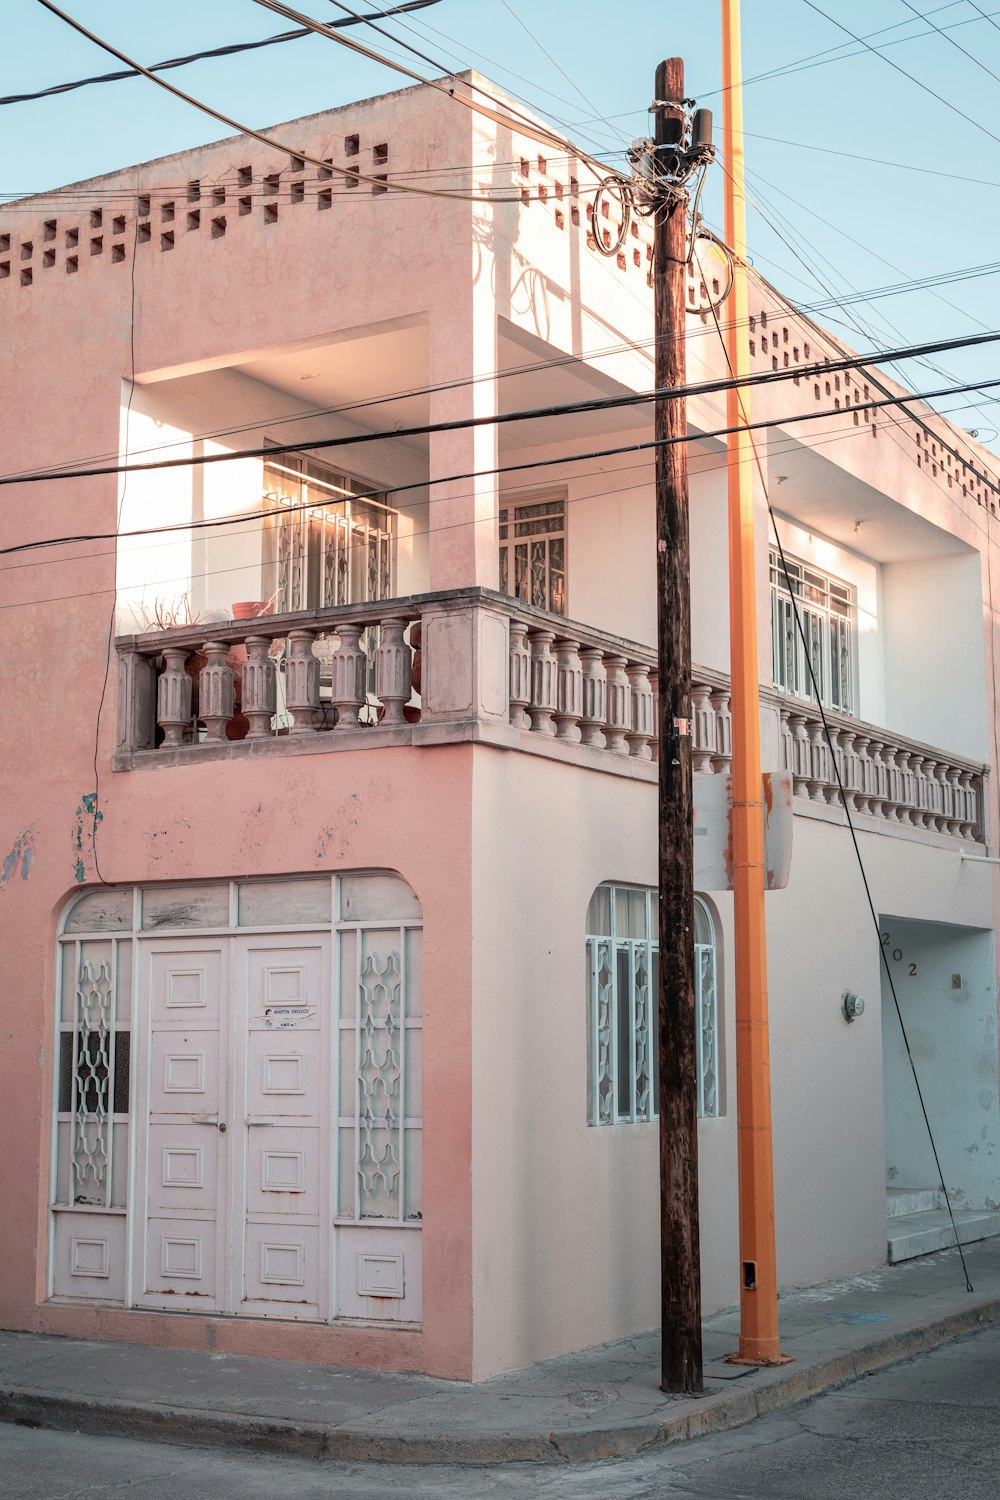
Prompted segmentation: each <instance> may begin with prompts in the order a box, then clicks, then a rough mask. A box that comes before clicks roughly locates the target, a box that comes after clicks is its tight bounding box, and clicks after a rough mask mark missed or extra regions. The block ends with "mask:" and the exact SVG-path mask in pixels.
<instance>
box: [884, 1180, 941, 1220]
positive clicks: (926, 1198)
mask: <svg viewBox="0 0 1000 1500" xmlns="http://www.w3.org/2000/svg"><path fill="white" fill-rule="evenodd" d="M885 1201H886V1212H887V1213H888V1215H889V1218H890V1219H900V1218H903V1217H908V1216H909V1215H910V1214H923V1213H927V1212H929V1211H930V1210H931V1209H934V1208H944V1206H945V1203H944V1195H943V1194H942V1192H941V1189H940V1188H909V1187H891V1188H886V1190H885Z"/></svg>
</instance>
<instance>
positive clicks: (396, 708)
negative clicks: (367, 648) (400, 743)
mask: <svg viewBox="0 0 1000 1500" xmlns="http://www.w3.org/2000/svg"><path fill="white" fill-rule="evenodd" d="M406 625H407V622H406V620H398V619H393V620H383V621H382V630H381V639H380V641H379V645H378V650H377V651H376V652H375V693H376V696H377V697H378V699H379V702H380V703H381V704H382V706H383V708H384V710H385V713H384V715H383V718H382V723H383V724H386V725H389V724H405V723H406V715H405V714H404V713H403V704H404V703H408V702H409V701H410V666H411V663H412V660H413V658H412V656H411V654H410V648H409V646H408V645H407V644H406V642H405V641H404V640H403V635H404V633H405V631H406Z"/></svg>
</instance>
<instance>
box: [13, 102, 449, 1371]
mask: <svg viewBox="0 0 1000 1500" xmlns="http://www.w3.org/2000/svg"><path fill="white" fill-rule="evenodd" d="M442 104H443V105H444V106H445V107H444V108H442V107H441V106H442ZM447 104H448V101H447V100H444V101H440V100H436V99H433V98H432V99H431V100H429V101H428V100H426V99H425V98H424V97H423V96H421V95H419V94H417V93H416V92H410V93H404V94H401V95H395V96H390V97H389V98H387V99H383V100H380V101H376V102H375V103H372V104H368V105H360V106H357V107H356V108H353V109H352V110H350V111H341V112H339V114H337V115H328V116H321V117H317V118H316V119H313V120H309V121H305V122H300V123H299V124H298V125H295V126H291V127H286V130H285V138H287V139H288V140H289V143H290V145H291V146H292V147H293V148H294V147H299V148H300V149H304V150H307V151H310V152H311V153H312V154H316V155H318V156H320V157H333V158H334V159H335V160H336V161H337V162H338V163H341V164H342V163H344V162H345V161H346V160H347V158H345V154H344V138H345V137H346V136H348V135H351V134H357V135H358V136H359V138H360V152H361V156H360V158H359V160H360V161H361V163H362V170H365V169H366V167H365V163H367V164H369V166H370V162H371V153H372V147H373V145H374V144H375V143H381V142H388V145H389V162H390V165H391V166H392V167H393V168H394V169H397V170H402V169H406V168H414V169H416V170H419V169H420V168H421V167H422V166H424V165H427V164H429V162H430V161H431V159H433V160H437V159H439V157H440V155H441V153H444V154H445V155H446V156H447V157H450V158H453V159H457V158H458V156H459V154H460V153H465V154H467V152H468V139H467V138H468V131H469V119H468V116H467V115H466V114H465V112H464V111H453V112H452V111H449V110H448V108H447ZM246 164H252V167H253V178H254V188H253V198H252V203H253V209H252V212H251V213H250V214H247V215H241V214H240V213H239V212H238V207H237V198H238V196H239V195H238V192H237V190H236V188H235V185H234V184H235V177H236V169H237V168H239V167H242V166H244V165H246ZM283 165H284V164H283V162H282V159H281V158H280V157H279V156H275V155H274V154H273V153H268V152H266V151H265V150H263V148H260V147H257V146H254V147H252V149H248V148H247V146H246V143H238V142H237V143H236V144H235V145H233V144H231V143H223V144H222V145H220V146H218V147H208V148H205V149H204V150H202V151H196V152H192V153H189V154H187V155H186V156H184V157H183V158H172V159H169V160H167V161H162V162H156V163H152V164H149V165H148V166H146V167H144V168H138V169H135V170H134V171H129V172H127V173H123V174H121V175H120V176H119V177H117V178H113V179H105V180H103V181H102V183H101V187H102V189H103V190H104V191H103V192H101V193H93V194H91V195H90V199H89V201H90V202H91V203H92V204H93V208H94V211H96V210H97V209H98V208H100V209H101V212H102V215H103V224H102V226H101V228H100V229H98V228H91V226H90V212H91V210H90V209H85V210H80V209H75V210H74V211H72V212H69V211H67V210H66V209H64V208H62V207H61V206H59V204H58V203H57V204H56V205H55V206H53V207H51V208H50V207H49V206H48V205H46V204H40V205H39V206H38V211H37V220H36V231H37V232H36V234H35V242H34V243H33V252H32V259H31V261H30V266H31V269H32V272H33V283H32V285H30V286H22V285H21V284H20V280H19V276H18V271H19V269H20V266H21V265H22V264H25V265H27V264H28V262H22V261H20V260H19V259H18V254H19V242H20V239H21V238H23V237H25V235H26V233H27V231H25V230H24V224H25V223H26V222H27V219H26V217H25V216H23V215H22V216H19V218H18V219H17V221H16V224H15V229H14V273H13V275H12V276H11V277H10V278H8V280H7V281H6V283H5V284H4V287H3V293H4V295H3V319H4V325H5V344H6V351H7V356H8V357H7V359H6V360H5V361H4V368H3V374H2V401H0V409H2V412H3V417H2V425H3V448H4V455H5V461H4V468H5V471H7V472H13V471H17V470H20V469H22V468H23V469H30V468H34V467H39V466H47V465H52V464H58V463H66V462H68V461H71V460H79V459H92V458H94V457H95V456H98V455H99V456H101V457H105V458H108V459H110V460H112V461H114V458H115V456H116V455H117V453H118V448H119V424H120V407H121V404H122V395H121V392H122V381H123V380H127V378H128V376H129V373H130V370H131V365H132V344H133V337H134V358H135V366H136V370H137V371H138V372H139V373H140V374H141V373H142V372H144V371H155V370H163V369H171V368H180V367H192V366H195V367H197V366H199V365H202V364H204V362H205V361H212V360H217V359H222V360H223V361H227V360H235V359H236V358H238V357H239V356H240V355H241V354H244V353H246V352H247V351H250V350H255V349H261V348H267V347H271V346H287V345H289V344H294V343H295V342H296V341H301V340H307V339H312V338H316V337H317V336H318V335H322V334H326V333H330V334H333V333H336V332H341V331H343V330H344V329H350V328H354V327H359V326H362V325H365V324H369V323H375V322H383V323H384V322H385V321H387V320H391V319H392V318H394V317H406V318H412V317H413V316H420V317H424V318H428V317H429V318H431V319H433V318H436V317H441V318H443V317H444V316H445V313H444V309H445V307H446V306H447V304H448V302H449V299H451V301H452V303H453V306H452V308H451V309H449V316H451V315H452V313H454V311H455V310H456V309H458V308H460V307H461V305H462V302H463V297H465V296H466V295H467V290H468V284H469V277H468V258H469V254H470V250H469V240H468V235H467V234H466V235H465V236H464V237H462V236H459V237H456V236H455V234H454V232H453V231H454V225H455V220H456V215H457V216H459V218H461V217H463V216H467V215H468V211H469V210H468V206H467V205H465V206H462V205H458V206H456V205H454V204H451V203H447V202H441V201H438V200H419V201H417V200H414V199H412V198H409V197H399V198H396V197H392V196H391V195H390V196H380V197H379V198H377V199H376V198H373V197H372V195H371V194H370V193H369V191H368V190H367V189H362V190H359V192H358V200H357V201H356V200H355V199H353V198H351V199H347V198H345V197H343V196H335V198H334V200H333V205H332V207H331V208H330V209H329V210H320V209H318V208H317V205H316V201H315V197H314V196H313V193H312V190H311V191H310V197H309V200H308V201H307V202H305V203H302V204H289V202H288V201H287V198H285V199H283V200H282V201H281V203H280V206H279V216H278V222H277V223H274V224H267V223H265V222H264V221H263V217H262V209H263V204H264V202H265V201H266V200H264V199H262V198H261V196H260V190H261V177H262V175H263V173H264V172H271V171H275V170H277V169H279V168H281V167H282V166H283ZM311 175H313V176H314V174H312V173H311ZM195 178H199V179H200V180H201V181H202V184H203V187H204V190H205V194H206V197H205V199H204V200H203V201H202V203H201V205H200V207H201V211H202V220H203V224H202V227H201V228H200V229H199V230H198V231H197V232H196V231H194V230H188V229H186V212H187V211H188V209H189V207H190V205H189V204H188V203H187V202H185V194H184V188H183V184H184V183H186V182H188V181H189V180H192V179H195ZM219 180H224V181H225V183H226V186H227V190H228V202H227V204H226V207H225V209H224V210H223V209H214V210H210V209H209V206H208V199H207V194H208V192H209V191H210V189H211V188H212V186H214V185H215V184H216V183H217V182H218V181H219ZM161 184H163V185H172V186H173V188H174V191H172V192H171V191H169V190H168V189H167V188H166V187H164V188H163V190H161V189H160V186H159V185H161ZM319 186H323V184H322V183H321V184H320V185H319ZM331 186H332V187H334V188H335V189H336V188H338V187H339V183H338V182H337V181H334V182H333V183H332V184H331ZM137 191H139V192H142V191H150V192H151V193H152V195H153V203H152V213H151V217H150V220H149V222H150V223H151V238H150V240H149V241H148V242H145V243H140V244H137V245H135V266H134V302H135V319H134V330H133V325H132V317H131V310H132V299H133V269H132V257H133V242H134V238H135V224H136V214H135V206H136V205H135V194H136V192H137ZM168 197H169V198H170V199H171V200H175V201H176V209H175V218H174V221H173V222H172V224H171V226H170V227H171V228H172V229H173V230H174V232H175V234H176V240H175V245H174V248H173V249H172V250H169V251H166V250H162V249H161V248H160V234H161V231H163V229H164V228H165V225H164V223H163V221H162V207H161V205H162V203H163V201H164V200H165V199H167V198H168ZM213 212H214V213H221V212H224V213H225V215H226V219H227V232H226V234H225V236H224V237H221V238H216V239H212V238H211V237H210V235H209V232H208V221H209V220H210V218H211V217H212V213H213ZM50 213H51V214H53V215H55V216H56V217H57V229H56V237H55V238H54V239H51V240H44V241H43V239H42V234H43V232H44V231H43V230H42V221H43V220H44V219H45V218H47V217H48V215H49V214H50ZM119 214H120V215H123V216H124V217H125V220H126V224H125V229H124V232H123V233H121V234H119V233H118V232H117V231H114V229H113V220H114V218H115V217H116V216H118V215H119ZM71 229H76V230H77V231H78V241H79V244H78V248H76V249H75V250H74V251H73V253H75V254H77V255H78V270H77V271H76V272H75V273H68V272H67V270H66V269H65V260H66V257H67V255H68V254H69V253H70V252H69V251H68V250H67V248H66V240H65V237H66V233H67V231H68V230H71ZM98 235H100V236H101V238H102V240H103V245H102V250H101V253H100V254H99V255H97V254H95V255H91V254H90V246H89V241H90V240H91V238H96V237H98ZM424 235H427V236H429V237H430V238H431V239H432V240H433V241H434V242H435V243H436V244H437V246H438V247H439V252H440V253H439V256H438V270H437V275H436V277H435V279H434V280H433V282H431V281H429V279H428V278H427V276H426V272H425V267H424V266H423V264H422V263H420V262H419V261H416V260H415V259H414V254H413V250H414V244H415V242H416V240H417V238H418V236H419V237H421V238H422V237H423V236H424ZM456 238H457V240H458V242H459V243H460V246H461V249H460V251H459V252H458V253H455V252H454V250H453V248H452V247H453V246H454V244H455V243H456ZM113 243H122V244H124V245H125V247H126V255H125V259H124V260H121V261H115V260H113V259H112V254H111V247H112V244H113ZM47 246H51V247H52V248H54V249H55V250H56V252H57V263H56V264H55V265H53V266H51V267H44V266H43V262H42V252H43V249H44V248H45V247H47ZM396 376H397V378H398V380H399V383H400V384H401V385H402V384H405V372H402V371H401V372H396ZM445 450H446V451H444V452H443V453H442V457H441V462H442V463H443V464H445V465H448V464H453V463H454V462H455V455H454V454H453V453H451V452H449V451H447V445H445ZM120 483H121V482H120V481H119V480H118V479H117V478H116V477H114V476H106V477H101V478H94V479H86V480H73V481H67V482H65V483H59V484H51V485H46V486H44V487H35V488H29V487H26V488H24V489H23V490H20V489H18V490H8V491H7V492H6V496H5V518H4V540H5V543H6V544H8V545H15V544H17V543H18V542H20V541H23V540H29V539H35V538H37V537H38V536H39V535H46V534H48V535H60V534H67V533H69V534H78V533H91V532H102V533H106V532H113V531H114V528H115V519H116V514H117V509H118V505H119V503H120V498H121V489H120ZM456 504H461V502H460V501H459V502H456ZM466 562H467V559H466V558H465V557H464V555H462V554H461V550H460V548H459V547H458V544H457V543H452V544H450V546H449V553H448V555H447V556H446V557H444V558H443V559H442V563H441V568H442V570H443V571H444V572H445V573H447V570H448V569H449V568H464V567H465V565H466ZM7 568H8V571H6V573H5V578H4V589H3V594H4V605H5V609H4V612H3V620H2V626H3V638H4V653H3V654H4V677H5V681H6V683H7V685H8V702H7V709H6V712H5V735H4V740H5V775H4V782H5V788H6V790H5V793H4V798H3V814H2V830H3V841H4V842H3V851H2V852H3V854H6V853H7V852H8V850H21V851H23V850H29V851H30V853H29V854H28V856H27V860H26V861H25V860H23V859H22V858H21V857H20V854H19V855H18V857H17V858H16V859H14V860H13V862H12V863H10V864H9V867H8V870H7V879H6V881H5V884H4V887H3V889H2V891H0V951H2V952H3V954H4V967H5V970H6V973H7V982H6V986H5V1001H4V1006H3V1015H2V1021H0V1025H2V1029H3V1048H2V1055H0V1097H2V1098H3V1100H4V1106H3V1115H4V1132H5V1139H6V1142H7V1149H6V1151H5V1153H4V1166H3V1184H2V1189H0V1192H2V1198H3V1202H4V1205H5V1207H4V1213H3V1215H2V1221H0V1260H2V1263H3V1265H4V1277H3V1280H2V1285H0V1323H2V1324H3V1325H4V1326H7V1327H16V1328H34V1329H43V1330H45V1331H48V1332H56V1333H62V1334H73V1335H78V1336H80V1335H86V1336H99V1337H112V1338H125V1339H131V1340H152V1341H156V1342H164V1343H177V1344H181V1345H186V1346H194V1347H208V1346H210V1347H214V1348H219V1349H229V1350H234V1351H241V1352H244V1353H256V1354H273V1355H281V1356H286V1357H296V1358H308V1359H311V1360H324V1361H334V1362H341V1363H348V1364H350V1363H357V1364H363V1365H375V1366H382V1367H384V1368H394V1369H410V1370H426V1371H430V1372H434V1373H436V1374H439V1375H448V1376H454V1377H462V1376H467V1375H468V1374H469V1373H470V1370H471V1338H472V1334H471V1298H472V1291H471V1209H470V1192H471V1189H470V1157H471V1144H470V1129H471V1127H470V1047H469V1028H470V1016H469V1009H468V994H469V985H470V970H471V922H470V901H471V894H470V880H469V863H470V857H471V854H470V850H471V841H470V836H469V822H470V800H471V791H470V785H471V750H470V749H469V748H468V747H462V746H453V747H449V746H444V747H436V748H434V749H426V750H413V749H409V748H408V749H405V750H404V749H399V750H388V751H380V752H379V754H378V756H377V764H376V761H375V760H374V759H373V758H372V757H371V756H370V755H366V754H364V753H342V754H336V755H334V754H331V755H329V756H315V755H312V756H306V757H303V758H295V757H286V758H284V759H282V760H280V761H279V760H272V761H270V762H269V763H268V764H259V763H253V764H251V763H248V762H243V763H234V764H231V765H227V766H226V767H225V768H223V767H219V766H208V765H201V766H192V767H189V768H180V769H173V770H166V771H161V770H153V771H149V772H145V773H142V772H140V773H134V774H120V773H119V774H115V773H113V772H112V770H111V756H112V752H113V749H114V743H115V735H116V697H117V682H116V664H115V662H114V660H112V661H111V665H110V672H109V675H108V682H107V691H106V692H105V691H104V681H105V666H106V662H107V659H108V653H109V644H110V643H109V627H110V622H111V615H112V608H113V602H114V581H115V562H114V552H113V549H112V546H111V544H110V543H108V542H107V541H100V542H94V543H89V542H88V543H81V544H78V545H75V546H69V547H63V548H60V549H58V550H56V551H54V552H50V553H43V554H40V553H30V554H27V555H26V556H25V557H24V558H23V559H18V560H16V561H15V563H14V564H13V565H11V564H10V563H8V564H7ZM99 709H100V716H99ZM95 759H96V772H97V777H96V782H95ZM95 785H96V786H99V793H100V811H101V814H102V820H101V822H100V824H99V826H98V828H97V835H96V850H95V846H94V838H93V833H94V828H93V820H92V818H91V817H90V815H89V812H88V810H87V808H86V805H85V803H84V801H83V799H84V797H86V796H90V795H92V794H93V792H94V791H95ZM19 839H20V841H21V842H20V843H18V840H19ZM352 868H366V869H371V868H389V869H396V870H398V871H399V872H400V873H401V874H402V875H403V876H404V877H405V878H406V879H407V880H408V881H409V883H410V884H411V885H412V886H413V888H414V889H415V890H416V892H417V894H418V896H419V898H420V901H421V903H422V907H423V914H424V934H425V935H424V943H425V948H424V955H425V956H424V986H425V994H424V1006H425V1026H426V1030H425V1047H426V1056H425V1070H424V1120H425V1128H426V1136H427V1140H428V1141H429V1142H431V1143H433V1144H432V1146H431V1148H430V1149H428V1151H427V1153H426V1156H425V1162H424V1218H423V1230H422V1233H423V1237H424V1249H425V1260H424V1265H425V1271H424V1286H423V1327H422V1330H420V1331H408V1332H390V1331H387V1330H378V1329H363V1328H362V1329H358V1328H353V1329H344V1328H330V1327H316V1326H312V1327H307V1326H304V1325H303V1326H296V1325H289V1324H281V1325H279V1324H269V1325H266V1326H265V1325H262V1324H261V1323H257V1322H247V1323H245V1324H241V1323H239V1322H238V1321H237V1320H233V1319H229V1320H215V1321H210V1320H206V1319H202V1318H198V1317H190V1316H185V1317H176V1316H171V1315H156V1314H149V1313H142V1314H139V1313H125V1312H121V1311H110V1310H95V1309H91V1308H87V1307H82V1306H79V1307H76V1306H74V1307H70V1306H54V1305H48V1306H42V1305H41V1304H42V1302H43V1297H44V1288H45V1266H44V1263H43V1262H44V1254H43V1252H42V1251H41V1250H40V1248H39V1247H42V1246H44V1245H45V1242H46V1229H45V1223H46V1217H47V1214H46V1205H47V1202H48V1158H49V1139H50V1108H51V1102H50V1101H51V1085H52V1078H51V1068H52V1038H53V992H54V973H53V966H54V936H55V931H56V922H57V919H58V914H59V912H60V910H61V908H62V907H63V905H64V903H65V901H66V899H67V898H68V897H69V896H70V895H71V894H72V893H73V892H74V891H76V890H79V889H80V882H83V883H84V884H85V885H87V886H89V885H91V884H92V883H93V882H94V881H95V880H97V879H98V871H99V875H100V877H103V879H104V880H106V881H109V882H127V883H128V882H140V881H149V880H160V881H170V880H178V879H182V878H183V879H199V878H225V877H235V876H239V875H243V876H247V875H254V874H265V873H266V874H275V875H277V874H283V873H291V872H308V871H331V870H336V869H352Z"/></svg>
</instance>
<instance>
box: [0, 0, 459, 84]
mask: <svg viewBox="0 0 1000 1500" xmlns="http://www.w3.org/2000/svg"><path fill="white" fill-rule="evenodd" d="M438 3H439V0H408V3H405V4H402V5H396V6H394V7H393V9H392V10H389V11H378V12H377V14H378V15H379V16H383V15H390V16H391V15H397V14H400V13H403V12H406V11H413V10H423V9H424V8H425V7H426V6H428V5H437V4H438ZM368 19H369V17H368V16H367V15H365V16H356V17H352V18H351V19H350V20H345V21H331V23H330V24H331V25H332V26H357V25H358V23H359V22H361V21H367V20H368ZM309 35H310V32H309V28H308V27H306V26H302V27H300V28H299V29H298V30H296V31H282V32H279V34H278V35H277V36H266V37H263V38H262V39H261V40H260V41H257V42H231V43H229V45H228V46H224V47H209V48H208V49H207V50H206V51H204V52H188V53H186V54H185V56H183V57H170V58H168V59H167V60H166V61H165V62H158V63H150V64H149V71H150V72H151V73H164V72H166V71H167V69H168V68H186V67H187V65H188V64H189V63H194V62H202V61H204V60H205V59H206V58H214V57H232V56H234V55H235V54H236V53H239V52H254V51H256V50H257V49H258V48H260V47H273V46H275V45H276V44H277V43H278V42H294V41H297V40H298V39H299V38H300V37H304V36H309ZM142 77H143V74H142V73H141V72H140V71H139V70H138V69H137V68H125V69H124V70H122V71H120V72H117V73H96V74H94V75H93V76H92V77H90V78H75V79H74V80H73V81H72V82H71V83H54V84H51V85H50V86H49V87H48V88H44V89H36V90H35V91H34V92H33V93H30V94H7V95H6V96H5V97H0V105H3V104H26V103H28V102H30V101H31V100H33V99H49V98H53V97H54V96H55V95H56V94H68V93H70V92H71V91H72V90H73V89H82V88H87V87H89V86H90V85H91V84H95V83H117V82H119V80H120V79H123V78H142Z"/></svg>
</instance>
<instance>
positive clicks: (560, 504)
mask: <svg viewBox="0 0 1000 1500" xmlns="http://www.w3.org/2000/svg"><path fill="white" fill-rule="evenodd" d="M500 592H501V593H502V594H510V595H512V596H513V598H515V599H521V600H523V602H524V603H525V604H534V605H536V606H537V607H538V608H539V609H548V610H551V611H552V613H553V614H556V615H564V614H565V613H566V502H565V501H564V500H534V501H532V502H531V503H530V504H523V505H505V506H504V507H503V508H502V510H501V511H500Z"/></svg>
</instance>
